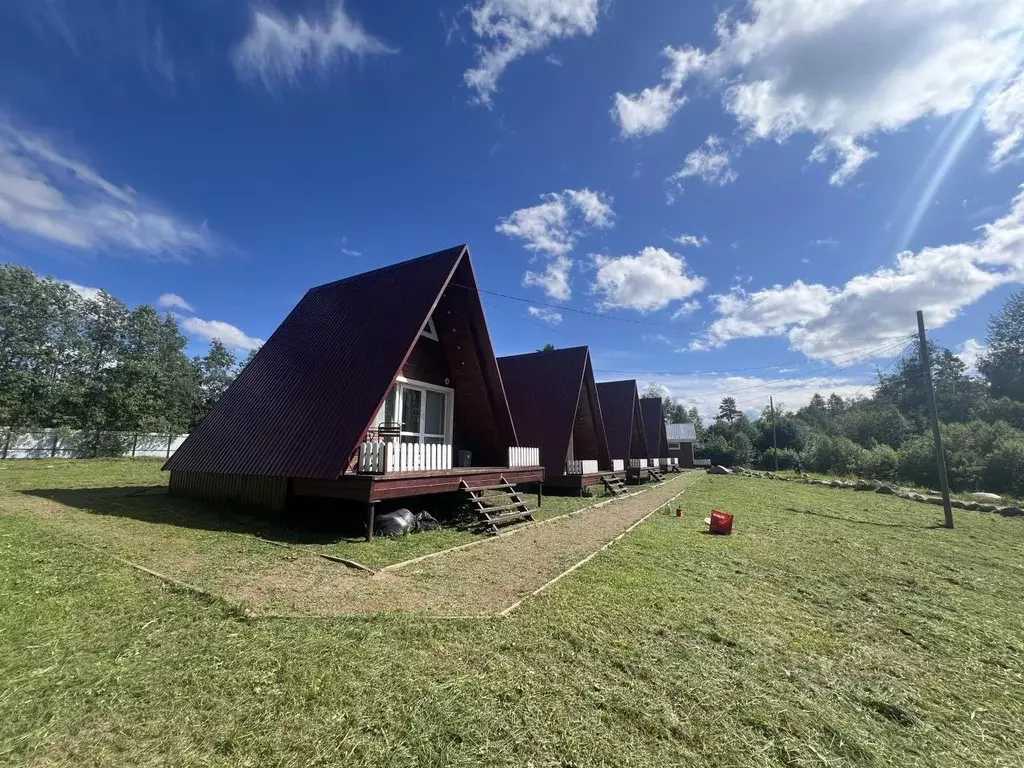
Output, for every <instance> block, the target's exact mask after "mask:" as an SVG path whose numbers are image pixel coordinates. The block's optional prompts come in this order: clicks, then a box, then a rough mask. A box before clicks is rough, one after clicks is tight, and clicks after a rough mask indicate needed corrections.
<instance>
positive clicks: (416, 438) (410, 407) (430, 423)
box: [374, 381, 453, 445]
mask: <svg viewBox="0 0 1024 768" xmlns="http://www.w3.org/2000/svg"><path fill="white" fill-rule="evenodd" d="M452 399H453V393H452V391H451V390H450V389H447V388H444V387H435V386H433V385H431V384H423V383H421V382H417V381H400V382H396V383H395V385H394V386H393V387H392V388H391V391H390V392H389V393H388V396H387V399H386V400H385V402H384V406H383V407H382V408H381V410H380V413H378V414H377V421H376V423H375V424H374V427H378V426H380V425H381V424H382V423H389V424H398V425H400V426H401V438H400V439H401V441H402V442H403V443H423V444H426V445H442V444H444V443H450V442H451V441H452V435H451V429H452V427H451V422H452V419H451V417H452Z"/></svg>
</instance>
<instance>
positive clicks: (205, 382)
mask: <svg viewBox="0 0 1024 768" xmlns="http://www.w3.org/2000/svg"><path fill="white" fill-rule="evenodd" d="M195 362H196V366H197V367H198V369H199V371H200V377H201V378H200V391H201V392H202V396H201V401H200V411H199V414H198V417H199V419H202V418H203V417H204V416H206V414H208V413H209V412H210V411H211V410H212V409H213V406H214V405H215V404H216V403H217V401H218V400H220V398H221V395H223V394H224V392H225V391H226V390H227V388H228V386H230V384H231V382H232V381H233V380H234V377H235V364H236V363H237V362H238V361H237V359H236V358H235V355H234V353H232V352H231V350H230V349H228V348H227V347H226V346H224V344H223V343H222V342H221V341H220V339H214V340H213V341H212V342H211V343H210V351H209V352H207V353H206V355H205V356H204V357H201V358H196V360H195Z"/></svg>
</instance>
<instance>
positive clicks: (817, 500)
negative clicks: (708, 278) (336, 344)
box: [0, 476, 1024, 767]
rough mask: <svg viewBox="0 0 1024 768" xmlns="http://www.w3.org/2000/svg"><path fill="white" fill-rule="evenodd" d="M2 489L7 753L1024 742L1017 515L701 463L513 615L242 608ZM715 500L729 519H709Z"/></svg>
mask: <svg viewBox="0 0 1024 768" xmlns="http://www.w3.org/2000/svg"><path fill="white" fill-rule="evenodd" d="M58 480H59V478H58ZM106 485H107V484H106V483H100V484H99V486H98V487H105V486H106ZM12 496H13V497H15V498H23V499H30V498H32V497H21V496H20V494H11V493H10V492H7V494H6V495H5V497H4V499H3V501H4V502H7V503H6V504H5V506H4V508H3V512H2V516H0V553H2V558H0V607H2V610H0V679H2V680H4V682H5V684H4V686H3V687H2V689H0V764H12V765H83V764H84V765H104V766H115V765H125V766H129V765H130V766H144V765H167V764H173V765H204V766H205V765H218V766H220V765H223V766H245V765H252V766H257V765H258V766H263V765H275V766H308V765H323V766H328V765H330V766H337V765H345V766H350V765H422V766H428V765H429V766H435V765H452V766H460V765H463V766H469V765H496V766H497V765H501V766H503V765H508V766H522V765H534V766H594V765H608V766H612V765H614V766H652V765H686V766H916V765H921V766H924V765H929V766H960V765H965V766H986V767H988V766H1019V765H1021V756H1022V755H1024V725H1022V723H1024V612H1022V610H1021V608H1020V595H1021V594H1022V589H1024V570H1022V563H1024V521H1021V520H1016V519H1003V518H1000V517H998V516H991V515H984V514H981V513H974V512H958V513H957V528H956V530H954V531H947V530H945V529H941V528H937V527H934V526H935V524H937V523H938V522H940V518H941V510H938V509H937V508H935V507H930V506H925V505H921V504H916V503H913V502H906V501H902V500H900V499H893V498H891V497H883V496H878V495H875V494H867V493H855V492H852V491H841V490H832V489H821V488H813V487H804V486H797V485H794V484H790V483H774V482H770V481H766V480H755V479H744V478H731V477H711V476H708V477H704V478H701V479H700V480H699V482H698V483H697V485H696V486H694V487H693V488H691V489H690V490H688V491H687V492H686V495H685V496H684V497H683V506H684V508H685V509H686V511H687V515H686V517H684V518H681V519H680V518H676V517H674V516H669V515H667V514H661V515H656V516H654V517H653V518H651V519H650V520H648V521H647V522H646V523H644V524H643V525H641V526H640V527H639V528H637V529H636V530H635V531H633V532H632V533H630V534H629V535H628V536H627V537H626V538H624V539H623V540H622V541H620V542H619V543H617V544H616V545H615V546H614V547H612V548H610V549H608V550H606V551H605V552H603V553H601V554H600V555H598V556H597V557H596V558H594V559H593V560H591V561H590V562H589V563H588V564H587V565H586V566H584V567H583V568H581V569H580V570H578V571H576V572H575V573H574V574H572V575H571V576H569V577H568V578H566V579H563V580H562V581H561V582H559V583H558V584H557V585H555V587H553V588H552V589H551V590H550V591H549V592H547V593H545V594H544V595H543V596H541V597H540V598H537V599H534V600H531V601H527V602H526V603H525V604H524V605H523V606H522V607H521V608H520V609H519V610H518V611H517V612H516V613H514V614H513V615H512V616H511V617H510V618H508V619H492V620H464V621H451V620H449V621H437V620H428V619H423V618H417V617H409V616H397V617H373V618H368V619H350V620H346V619H339V620H323V619H309V620H251V619H249V620H247V619H243V618H240V617H239V616H238V615H237V614H236V613H234V612H232V611H231V610H229V609H228V608H226V607H225V606H223V605H221V604H219V603H217V602H204V601H200V600H197V599H196V598H195V597H193V596H191V595H189V594H184V593H181V592H179V591H177V590H175V589H173V588H168V587H167V586H165V585H164V584H163V583H161V582H160V581H158V580H155V579H153V578H151V577H148V576H146V575H144V574H142V573H139V572H137V571H134V570H131V569H128V568H125V567H124V566H123V565H121V564H119V563H117V562H116V561H113V560H111V559H110V558H109V557H107V556H106V555H105V554H104V553H102V552H99V551H96V550H92V549H86V548H83V547H81V546H79V545H77V544H75V543H74V537H73V536H69V535H66V534H65V533H63V532H62V530H61V527H60V525H59V524H57V523H55V521H54V520H52V519H48V518H42V517H38V516H34V515H32V514H28V513H22V512H18V511H17V504H11V503H10V502H11V498H10V497H12ZM712 508H721V509H725V510H727V511H729V512H733V513H734V514H736V516H737V522H736V533H735V535H733V536H732V537H729V538H723V537H712V536H708V535H705V534H704V533H703V529H704V527H705V526H704V524H703V518H704V517H705V516H706V515H707V514H708V513H709V512H710V510H711V509H712ZM12 509H13V511H12ZM223 535H229V534H227V533H224V534H223ZM236 535H237V534H236Z"/></svg>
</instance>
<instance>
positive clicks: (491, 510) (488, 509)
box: [476, 501, 533, 515]
mask: <svg viewBox="0 0 1024 768" xmlns="http://www.w3.org/2000/svg"><path fill="white" fill-rule="evenodd" d="M525 506H526V504H524V503H523V502H521V501H517V502H516V503H515V504H505V505H504V506H501V507H481V508H480V509H477V510H476V512H478V513H480V514H482V515H493V514H494V513H495V512H504V511H505V510H508V509H515V510H518V511H522V509H521V508H522V507H525ZM527 509H528V510H529V511H530V512H531V513H532V512H533V510H530V509H529V507H527Z"/></svg>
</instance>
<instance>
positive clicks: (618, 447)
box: [597, 379, 649, 482]
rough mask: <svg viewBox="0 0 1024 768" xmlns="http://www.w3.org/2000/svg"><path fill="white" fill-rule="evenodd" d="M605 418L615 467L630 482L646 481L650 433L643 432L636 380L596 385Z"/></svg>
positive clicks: (606, 382) (606, 431) (605, 382)
mask: <svg viewBox="0 0 1024 768" xmlns="http://www.w3.org/2000/svg"><path fill="white" fill-rule="evenodd" d="M597 393H598V396H599V397H600V399H601V413H602V414H603V415H604V428H605V433H606V434H607V435H608V448H609V450H610V451H611V456H612V467H613V469H614V470H615V471H624V472H625V473H626V478H627V479H628V480H629V481H630V482H639V481H640V480H642V479H646V478H647V471H646V470H647V468H648V465H649V459H648V452H647V433H646V432H645V431H644V420H643V414H642V411H641V409H640V395H639V393H638V391H637V385H636V381H635V380H633V379H630V380H628V381H603V382H599V383H598V385H597Z"/></svg>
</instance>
